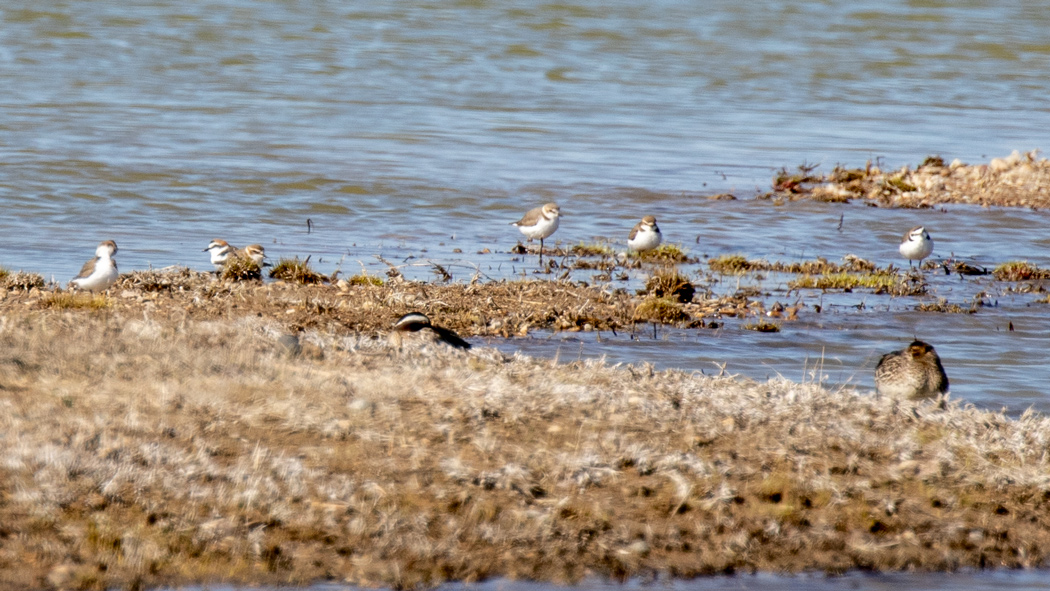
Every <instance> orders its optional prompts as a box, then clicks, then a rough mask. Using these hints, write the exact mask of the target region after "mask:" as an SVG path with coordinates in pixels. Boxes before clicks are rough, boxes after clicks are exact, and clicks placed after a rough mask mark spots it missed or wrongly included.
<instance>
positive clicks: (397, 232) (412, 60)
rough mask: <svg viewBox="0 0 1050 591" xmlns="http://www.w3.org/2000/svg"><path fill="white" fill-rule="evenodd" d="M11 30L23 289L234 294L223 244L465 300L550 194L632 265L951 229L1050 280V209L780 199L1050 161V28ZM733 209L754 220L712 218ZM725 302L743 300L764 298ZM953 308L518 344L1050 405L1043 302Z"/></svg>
mask: <svg viewBox="0 0 1050 591" xmlns="http://www.w3.org/2000/svg"><path fill="white" fill-rule="evenodd" d="M0 23H2V25H3V26H0V73H2V74H3V76H4V80H5V84H4V90H3V92H2V93H0V210H2V211H3V212H4V215H3V216H0V265H3V266H5V267H8V268H15V269H18V268H23V269H27V270H32V271H36V272H40V273H43V274H44V275H45V276H47V277H54V278H55V279H57V280H59V281H62V282H65V281H66V280H68V278H69V277H71V276H72V275H74V274H75V273H76V271H77V270H78V269H79V267H80V264H81V263H82V262H83V261H84V260H85V259H86V258H87V257H89V256H90V254H91V252H92V250H93V248H94V245H95V244H97V243H98V242H99V241H101V240H103V239H114V240H116V241H117V243H118V244H119V245H120V253H119V254H118V260H119V262H120V265H121V269H122V270H131V269H143V268H147V267H149V266H153V267H163V266H167V265H171V264H186V265H190V266H192V267H194V268H197V269H207V268H208V267H209V265H208V264H207V261H206V258H205V255H204V253H202V252H200V251H201V249H203V248H204V247H205V246H206V245H207V243H208V241H209V240H210V239H211V238H213V237H222V238H226V239H227V240H229V241H230V242H232V243H234V244H238V245H244V244H247V243H252V242H259V243H263V244H264V245H265V246H266V248H267V251H268V254H269V255H270V257H271V258H272V259H276V258H278V257H281V256H291V255H299V256H301V257H306V256H310V257H311V262H312V263H314V264H315V265H316V267H317V268H318V269H319V270H322V271H324V272H331V271H334V270H335V269H337V268H338V269H340V270H341V271H342V272H343V273H344V274H353V273H357V272H359V271H360V270H361V269H362V268H364V269H366V270H368V271H369V272H371V273H377V274H381V273H383V272H384V271H385V270H386V268H387V267H386V264H385V263H384V262H382V261H380V260H379V259H378V258H377V255H378V256H382V257H384V259H385V260H387V261H389V262H390V263H392V264H395V265H398V266H399V267H400V268H401V270H402V271H403V272H404V273H405V274H406V275H407V276H409V277H416V278H426V279H433V278H435V275H434V274H433V266H432V265H431V264H430V263H431V262H437V263H440V264H441V265H443V266H445V267H446V268H447V269H448V270H449V271H450V272H451V273H452V274H453V277H454V280H456V281H465V280H468V279H469V278H470V277H471V276H473V275H474V274H476V273H479V274H480V275H481V276H482V277H483V278H495V279H498V278H504V277H513V276H534V275H533V274H532V273H531V271H532V270H533V269H534V268H535V261H533V260H531V259H523V258H522V257H519V256H516V255H512V254H510V253H509V252H508V251H509V249H510V247H511V246H513V245H514V244H515V242H516V241H517V240H518V234H517V233H516V231H515V230H514V229H513V228H511V227H510V226H508V225H507V224H508V223H509V222H511V221H514V220H516V219H517V218H518V217H519V216H520V215H521V213H522V212H523V211H524V210H525V209H527V208H529V207H532V206H535V205H538V204H540V203H542V202H544V201H550V200H556V201H558V202H559V203H561V205H562V207H563V211H564V212H565V214H566V217H565V218H564V220H563V223H562V227H561V229H560V230H559V231H558V234H557V235H556V238H557V239H558V240H559V241H560V242H561V243H562V244H574V243H577V242H580V241H592V240H594V239H607V240H611V241H612V242H613V243H614V244H615V245H616V246H617V247H618V248H623V242H624V238H625V234H626V232H627V230H628V229H629V228H630V226H631V225H633V223H634V222H635V221H637V219H638V218H639V217H640V216H641V215H644V214H646V213H652V214H654V215H656V216H657V217H658V218H659V220H660V225H661V227H662V228H663V230H664V233H665V235H666V236H667V238H668V239H669V240H670V241H673V242H679V243H681V244H683V245H684V246H685V247H686V248H688V249H689V250H690V252H691V253H692V254H693V255H695V256H698V257H703V256H705V255H709V256H717V255H720V254H730V253H739V254H744V255H746V256H748V257H753V258H767V259H770V260H784V261H793V260H803V259H811V258H813V257H816V256H824V257H827V258H828V259H830V260H833V261H837V260H839V259H840V258H841V257H842V256H843V255H844V254H847V253H853V254H856V255H858V256H861V257H863V258H867V259H871V260H873V261H875V262H878V263H880V264H887V263H889V262H898V260H897V255H896V244H897V241H898V239H899V236H900V235H901V234H902V233H903V231H904V230H905V229H907V228H908V227H910V226H913V225H916V224H918V223H924V224H926V225H927V226H928V227H929V228H930V230H931V231H932V232H933V234H934V237H935V240H936V250H935V255H934V256H935V257H946V256H948V255H950V254H954V255H956V256H958V257H962V258H964V259H965V260H967V261H969V262H971V263H975V264H984V265H989V266H990V265H994V264H995V263H998V262H1003V261H1006V260H1012V259H1028V260H1029V261H1031V262H1033V263H1036V264H1040V265H1050V260H1048V259H1050V238H1048V237H1046V235H1045V230H1044V229H1045V228H1046V227H1047V222H1048V221H1050V220H1048V219H1047V216H1048V214H1046V213H1044V212H1041V211H1028V210H994V209H976V208H968V207H949V208H946V209H944V210H929V211H919V212H916V211H888V210H877V209H871V208H866V207H863V206H854V205H847V206H842V205H827V204H811V203H794V204H787V205H785V206H782V207H775V206H773V205H772V204H771V203H769V202H767V201H755V200H753V197H754V196H755V195H757V194H759V193H762V192H765V191H767V190H768V188H769V185H770V178H771V176H772V174H773V173H774V171H775V170H776V169H778V168H780V167H784V166H786V167H788V168H793V167H795V166H796V165H798V164H801V163H803V162H808V163H820V164H822V165H823V167H824V169H827V168H830V167H831V166H833V165H834V164H836V163H843V164H846V165H850V166H859V165H863V164H864V163H865V161H868V160H874V161H876V162H878V163H879V164H881V165H882V166H883V167H884V168H892V167H898V166H901V165H904V164H911V165H914V164H917V163H918V162H919V161H921V160H922V158H923V157H925V156H926V155H928V154H933V153H936V154H940V155H942V156H943V157H945V158H946V159H948V160H951V159H952V158H961V159H962V160H964V161H968V162H980V161H985V160H987V159H988V158H990V157H994V156H1001V155H1005V154H1007V153H1009V152H1010V151H1012V150H1014V149H1018V150H1029V149H1033V148H1038V147H1041V143H1042V142H1044V141H1045V130H1046V129H1048V128H1050V108H1048V107H1047V106H1046V105H1045V100H1044V99H1045V97H1046V96H1047V95H1048V94H1050V76H1048V75H1047V74H1048V73H1050V43H1047V41H1046V35H1045V31H1046V30H1047V29H1048V27H1050V13H1048V12H1047V11H1045V10H1042V9H1041V8H1040V7H1038V6H1017V7H1012V6H1001V5H999V4H997V3H993V2H981V1H976V0H970V1H967V2H962V3H945V2H931V1H926V0H898V1H893V2H890V3H885V2H868V1H860V2H844V1H839V0H827V1H820V2H817V1H809V2H801V3H798V2H796V3H789V4H784V3H780V2H769V1H764V0H760V1H759V2H757V3H755V2H752V3H743V4H742V3H739V2H728V1H715V2H707V3H704V4H703V6H700V5H697V4H696V3H691V2H681V1H673V0H663V1H657V2H649V3H642V4H639V3H636V2H626V1H619V0H616V1H612V2H596V1H571V2H551V3H538V2H530V1H527V0H515V1H511V2H489V1H487V0H467V1H463V2H455V3H432V2H421V1H408V2H398V3H386V4H381V5H378V6H373V5H369V6H367V7H365V6H358V5H354V4H346V3H341V2H331V1H324V0H322V1H320V2H314V3H311V4H310V5H309V6H308V7H304V6H302V5H300V4H299V3H289V2H268V3H243V2H234V1H231V0H212V1H209V2H197V3H184V2H183V3H180V2H170V1H158V0H148V1H146V2H139V3H135V4H134V5H128V4H126V3H122V2H113V1H109V0H102V1H99V2H91V3H83V2H72V1H58V2H52V3H48V4H47V5H46V6H42V5H40V4H39V3H34V2H28V1H19V0H14V1H12V2H5V3H4V5H3V7H0ZM720 192H731V193H733V194H735V195H736V196H738V197H739V198H740V200H737V201H710V200H708V199H707V196H709V195H712V194H715V193H720ZM840 222H841V225H840ZM308 224H309V225H308ZM840 226H841V227H840ZM484 249H488V250H489V251H490V252H488V253H486V254H480V253H479V251H483V250H484ZM898 264H899V262H898ZM702 269H703V266H702V265H701V266H698V267H695V268H689V269H686V270H687V271H689V272H691V273H693V274H696V273H698V272H699V271H701V270H702ZM543 277H546V276H541V278H543ZM575 277H577V278H580V279H584V280H589V281H590V280H592V278H591V277H590V276H589V274H587V273H577V274H576V275H575ZM642 279H644V273H635V274H634V275H633V276H632V278H631V280H630V281H628V282H626V283H624V284H623V285H622V286H624V287H627V288H628V289H634V288H635V287H636V286H637V284H638V283H639V282H640V281H641V280H642ZM786 280H787V278H786V277H784V278H780V277H775V276H772V277H767V278H766V279H765V280H764V281H763V282H762V283H761V286H762V289H763V290H764V292H765V293H767V294H768V295H767V296H765V297H764V298H763V299H764V300H766V301H767V304H769V303H772V302H773V301H776V300H781V301H783V302H784V303H789V302H791V301H794V299H795V298H796V297H798V296H797V295H796V294H791V295H788V294H786V293H785V287H786V285H785V284H786ZM614 285H616V286H620V284H618V283H615V282H614ZM711 288H712V290H713V291H714V292H715V293H716V294H720V293H732V292H733V291H734V290H735V288H736V279H734V278H723V279H722V280H721V281H720V282H719V283H717V284H714V285H713V286H711ZM931 288H932V289H931V295H930V296H928V297H925V298H888V297H884V296H870V295H869V296H865V295H863V294H851V295H849V296H829V295H824V296H821V295H820V294H816V293H806V292H804V293H802V294H801V295H802V298H803V301H804V302H805V303H806V304H807V305H808V306H810V307H809V308H807V310H806V311H804V312H803V314H802V316H801V318H800V320H799V321H798V322H795V323H785V325H784V326H783V330H782V332H780V333H776V334H759V333H754V332H750V331H744V330H740V328H739V324H738V323H735V322H733V321H730V322H728V323H727V324H726V326H725V327H724V328H723V329H720V330H704V331H699V332H698V331H675V330H667V329H664V330H661V332H660V334H659V336H658V338H657V339H652V338H651V337H650V336H647V334H642V333H641V332H639V334H638V335H636V336H637V338H635V339H633V340H632V339H631V338H630V337H629V336H623V335H622V334H621V335H619V336H613V335H606V334H603V335H602V336H601V338H602V341H601V342H598V341H597V335H591V334H569V335H564V334H561V335H554V336H553V337H551V338H543V337H544V336H545V335H537V336H536V337H533V338H530V339H516V340H512V341H510V342H506V343H501V342H493V344H494V345H496V346H500V347H502V348H505V349H508V350H518V349H521V350H525V351H527V352H532V353H537V354H543V355H554V354H558V355H560V356H561V357H562V358H566V357H570V356H577V355H579V356H587V357H595V356H602V355H604V356H606V357H607V358H608V359H610V360H611V361H627V362H642V361H646V362H651V363H653V364H655V365H657V366H659V367H680V368H683V369H687V370H703V371H705V372H710V371H719V370H718V368H717V367H716V364H717V365H722V364H726V365H725V371H727V372H729V373H738V374H741V375H744V376H748V377H754V378H757V379H764V378H766V377H770V376H776V375H783V376H784V377H787V378H789V379H806V380H820V381H825V382H827V383H829V384H855V385H858V386H860V387H870V386H871V368H872V367H873V365H874V363H875V361H876V360H877V359H878V356H879V355H880V354H882V353H885V352H887V351H889V350H893V349H896V348H900V347H901V346H903V345H904V344H905V343H906V342H907V341H909V340H910V339H911V338H912V337H913V336H918V337H920V338H923V339H926V340H928V341H930V342H932V343H933V344H934V345H935V346H936V347H937V350H938V351H939V353H940V355H941V356H942V358H943V359H944V361H945V365H946V366H947V368H948V372H949V375H950V376H951V380H952V392H953V395H954V396H955V397H956V398H962V399H964V400H967V401H971V402H973V403H975V404H978V405H980V406H982V407H987V408H995V409H998V408H999V407H1003V406H1004V407H1007V408H1008V409H1009V410H1010V412H1012V413H1018V412H1021V411H1023V410H1024V409H1025V408H1027V407H1028V406H1033V407H1035V408H1036V409H1039V410H1042V411H1044V412H1045V411H1048V410H1050V397H1048V396H1047V391H1046V388H1045V386H1043V384H1046V383H1048V379H1047V378H1050V368H1047V366H1046V364H1045V363H1044V354H1043V351H1044V350H1045V338H1044V336H1043V335H1045V334H1046V328H1047V324H1048V323H1050V315H1048V313H1047V307H1046V306H1045V305H1038V304H1033V302H1034V300H1035V299H1036V297H1037V296H1036V295H1034V294H1033V295H1026V294H1022V295H1011V294H1007V293H1001V292H999V291H995V290H993V293H991V294H990V295H989V297H988V298H985V299H986V301H987V302H989V303H995V302H998V306H989V307H983V308H981V309H980V310H979V311H978V312H977V314H974V315H968V314H948V315H945V314H932V313H917V312H914V311H913V308H914V306H915V305H916V304H917V303H918V302H919V301H925V300H935V299H936V298H937V297H945V298H947V299H948V300H949V301H950V302H951V303H957V304H960V305H964V307H965V306H968V304H969V302H970V301H972V299H973V298H974V296H975V295H976V294H977V293H978V292H980V291H982V290H984V289H986V288H987V285H986V283H985V282H984V281H983V280H981V279H979V278H968V279H965V280H960V279H959V278H958V277H953V278H949V277H932V278H931ZM996 289H999V288H996ZM817 303H819V304H821V305H822V306H823V312H821V313H820V314H819V315H818V314H816V313H814V312H812V308H811V306H812V305H813V304H817ZM861 304H863V309H860V310H858V309H857V308H858V306H860V305H861ZM1010 323H1013V326H1014V328H1015V330H1014V331H1013V332H1010V331H1008V330H1007V329H1008V327H1009V325H1010Z"/></svg>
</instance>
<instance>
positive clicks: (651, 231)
mask: <svg viewBox="0 0 1050 591" xmlns="http://www.w3.org/2000/svg"><path fill="white" fill-rule="evenodd" d="M662 241H663V234H661V233H660V226H657V225H656V218H655V217H653V216H651V215H647V216H645V217H644V218H642V221H640V222H638V223H637V224H635V225H634V228H631V233H630V235H629V236H627V248H630V249H631V250H633V251H635V252H645V251H647V250H652V249H654V248H656V247H657V246H660V242H662Z"/></svg>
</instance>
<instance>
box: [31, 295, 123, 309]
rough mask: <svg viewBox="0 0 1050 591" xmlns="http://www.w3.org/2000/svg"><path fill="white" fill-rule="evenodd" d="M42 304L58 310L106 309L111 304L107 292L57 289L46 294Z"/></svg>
mask: <svg viewBox="0 0 1050 591" xmlns="http://www.w3.org/2000/svg"><path fill="white" fill-rule="evenodd" d="M40 305H41V306H43V307H44V308H53V309H56V310H70V309H72V310H77V309H84V310H104V309H106V308H108V307H109V306H110V299H109V297H107V296H106V295H105V294H91V293H82V292H73V291H56V292H53V293H49V294H47V295H46V296H44V298H43V300H41V302H40Z"/></svg>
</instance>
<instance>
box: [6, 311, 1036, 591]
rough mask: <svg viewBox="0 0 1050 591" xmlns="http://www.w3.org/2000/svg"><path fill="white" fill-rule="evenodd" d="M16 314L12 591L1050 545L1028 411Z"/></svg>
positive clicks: (884, 560) (625, 567)
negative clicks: (1012, 413) (294, 347)
mask: <svg viewBox="0 0 1050 591" xmlns="http://www.w3.org/2000/svg"><path fill="white" fill-rule="evenodd" d="M9 299H10V298H9ZM191 303H192V302H183V305H182V309H183V312H185V311H186V310H185V308H186V307H187V306H190V305H191ZM6 304H10V305H5V306H4V307H3V308H0V310H2V312H0V405H2V406H3V413H2V414H0V434H2V437H0V445H2V446H3V449H2V450H0V458H2V461H0V474H2V480H0V482H2V488H0V524H2V525H0V581H2V582H3V583H2V584H3V586H4V587H6V588H11V589H15V588H19V589H20V588H26V587H39V586H55V587H66V588H107V587H113V586H156V585H161V584H181V583H203V582H208V583H218V582H228V583H307V582H313V581H318V580H335V581H350V582H354V583H366V584H380V585H392V586H411V585H416V584H431V583H438V582H441V581H445V580H450V579H460V580H474V579H479V578H483V577H490V576H507V577H523V578H532V579H539V580H551V581H574V580H578V579H579V578H581V577H584V576H587V575H591V574H598V575H610V576H614V577H626V576H632V575H646V574H650V573H663V574H667V575H671V576H678V577H688V576H694V575H700V574H706V573H721V572H733V571H741V570H743V571H751V570H756V569H757V570H768V571H775V572H781V571H788V572H795V571H801V570H810V569H814V570H820V571H832V572H839V571H843V570H847V569H879V570H897V569H957V568H962V567H1019V566H1032V565H1041V564H1044V563H1045V560H1046V557H1047V552H1048V550H1050V512H1048V510H1047V509H1048V503H1050V476H1048V474H1050V466H1048V465H1047V464H1048V462H1050V460H1048V456H1047V454H1046V450H1047V446H1048V444H1050V441H1048V437H1050V435H1048V434H1050V422H1048V421H1047V420H1046V419H1045V418H1044V417H1041V416H1037V415H1025V416H1023V417H1021V418H1020V419H1019V420H1012V419H1009V418H1007V417H1005V416H1002V415H999V414H995V413H990V412H986V411H979V410H976V409H973V408H963V407H959V406H958V405H955V404H948V405H947V406H946V407H945V408H940V407H939V406H938V404H937V403H936V402H924V403H911V402H907V403H905V402H895V401H892V400H888V399H876V398H875V397H873V396H871V395H870V393H867V392H854V391H850V390H834V391H832V390H828V389H825V388H823V387H821V386H819V385H815V384H795V383H790V382H786V381H775V382H769V383H753V382H748V381H742V380H735V379H731V378H722V379H719V378H710V377H704V376H696V375H687V374H684V373H681V372H674V371H669V372H653V371H650V370H649V369H648V368H646V367H607V366H604V365H602V364H596V363H585V364H578V363H577V364H557V363H552V362H549V361H537V360H531V359H525V358H506V357H504V356H502V355H500V354H498V353H496V352H494V351H491V350H485V349H484V348H482V349H480V350H474V351H472V352H470V353H460V352H456V351H452V350H448V349H447V348H445V347H443V346H440V345H433V344H419V343H411V342H410V343H408V344H406V345H405V347H404V349H403V350H401V351H398V350H396V349H394V348H392V347H390V346H389V345H388V344H387V342H386V341H385V340H384V339H381V338H379V339H373V338H370V337H369V336H367V335H352V334H348V333H347V332H346V331H345V330H342V329H339V327H338V326H331V327H326V326H313V327H306V328H305V330H304V331H303V332H302V334H301V336H300V338H301V341H302V342H303V343H304V350H303V353H302V354H301V355H299V356H293V355H291V354H290V353H289V352H288V350H287V348H285V347H284V346H282V345H281V344H280V343H279V339H280V337H281V335H282V334H284V331H285V329H284V328H283V327H282V328H278V324H277V323H276V322H275V321H274V320H273V319H271V318H268V317H265V316H264V317H260V316H259V315H258V313H257V312H256V311H255V310H254V309H252V310H251V312H248V311H245V313H243V314H242V313H241V312H240V311H239V309H238V308H236V307H235V306H234V304H236V301H234V302H232V303H229V302H227V305H228V306H229V308H228V309H227V313H226V314H225V315H221V316H220V315H218V314H217V315H216V316H215V318H202V317H196V316H193V315H187V314H183V313H180V312H178V307H172V306H165V307H161V306H158V307H157V308H156V309H147V308H146V307H138V308H135V309H134V310H132V309H119V308H102V309H99V310H95V309H91V308H71V309H60V308H44V309H41V308H40V307H39V306H38V305H26V304H25V302H21V301H18V302H15V303H14V304H12V303H11V302H6ZM161 308H163V310H164V311H163V312H162V311H161Z"/></svg>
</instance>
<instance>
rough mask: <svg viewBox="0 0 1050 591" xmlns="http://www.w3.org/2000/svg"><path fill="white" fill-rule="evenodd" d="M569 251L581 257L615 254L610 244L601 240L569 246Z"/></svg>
mask: <svg viewBox="0 0 1050 591" xmlns="http://www.w3.org/2000/svg"><path fill="white" fill-rule="evenodd" d="M569 252H570V253H572V254H574V255H576V256H583V257H608V256H612V255H614V254H616V253H615V251H613V248H612V246H610V245H609V244H606V243H601V242H594V243H590V244H588V243H586V242H581V243H579V244H577V245H575V246H573V247H571V248H570V249H569Z"/></svg>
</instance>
